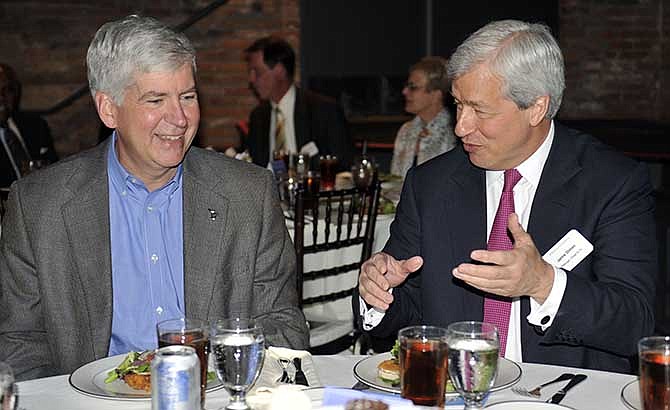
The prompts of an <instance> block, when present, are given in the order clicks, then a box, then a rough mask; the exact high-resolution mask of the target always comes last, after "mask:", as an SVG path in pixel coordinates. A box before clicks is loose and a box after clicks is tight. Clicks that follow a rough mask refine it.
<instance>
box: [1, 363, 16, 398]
mask: <svg viewBox="0 0 670 410" xmlns="http://www.w3.org/2000/svg"><path fill="white" fill-rule="evenodd" d="M15 407H16V385H15V384H14V372H12V368H11V367H9V365H8V364H7V363H4V362H0V409H1V410H13V409H14V408H15Z"/></svg>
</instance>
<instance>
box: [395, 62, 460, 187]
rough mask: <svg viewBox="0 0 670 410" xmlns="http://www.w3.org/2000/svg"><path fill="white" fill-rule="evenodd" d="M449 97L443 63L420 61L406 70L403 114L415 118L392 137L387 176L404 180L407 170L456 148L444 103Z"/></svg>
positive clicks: (450, 122) (445, 67) (452, 128)
mask: <svg viewBox="0 0 670 410" xmlns="http://www.w3.org/2000/svg"><path fill="white" fill-rule="evenodd" d="M448 93H449V81H448V80H447V60H446V59H444V58H441V57H424V58H423V59H421V60H420V61H419V62H418V63H416V64H414V65H413V66H412V67H410V69H409V78H408V79H407V83H406V84H405V87H404V88H403V90H402V94H403V95H404V96H405V111H407V112H409V113H412V114H416V117H414V119H412V120H411V121H408V122H406V123H404V124H403V125H402V127H401V128H400V130H399V131H398V135H397V136H396V140H395V144H394V148H393V159H392V160H391V174H393V175H399V176H401V177H403V178H404V177H405V174H406V173H407V170H408V169H410V168H411V167H412V166H415V165H418V164H421V163H423V162H426V161H428V160H429V159H431V158H433V157H436V156H438V155H440V154H442V153H444V152H447V151H449V150H450V149H452V148H454V147H455V146H456V136H455V135H454V126H453V122H452V119H451V115H450V114H449V112H448V111H447V110H446V109H445V106H444V100H445V97H446V96H447V95H448Z"/></svg>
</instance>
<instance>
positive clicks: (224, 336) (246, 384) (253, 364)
mask: <svg viewBox="0 0 670 410" xmlns="http://www.w3.org/2000/svg"><path fill="white" fill-rule="evenodd" d="M210 343H211V348H212V357H213V358H214V370H215V371H216V375H217V377H218V378H219V380H221V383H222V384H223V387H225V388H226V390H228V393H229V394H230V400H229V402H228V405H227V406H226V407H225V409H227V410H246V409H249V405H248V404H247V402H246V394H247V391H248V390H249V389H250V388H251V386H252V385H253V384H254V383H255V382H256V379H257V378H258V375H259V374H260V371H261V368H262V367H263V358H264V357H265V337H264V336H263V330H262V329H261V327H260V326H258V325H257V324H256V322H255V321H254V320H253V319H241V318H234V319H221V320H217V321H216V322H215V323H214V324H213V325H212V329H211V338H210Z"/></svg>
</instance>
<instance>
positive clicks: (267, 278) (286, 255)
mask: <svg viewBox="0 0 670 410" xmlns="http://www.w3.org/2000/svg"><path fill="white" fill-rule="evenodd" d="M273 187H274V185H273V183H272V176H271V174H270V173H266V178H265V195H264V200H263V207H262V208H263V221H264V223H263V230H262V233H261V237H260V238H259V246H258V254H257V255H256V271H255V273H254V284H253V298H254V300H253V304H252V306H253V309H254V314H253V315H254V317H255V318H256V320H258V321H259V322H260V323H261V326H263V332H264V334H265V338H266V341H267V343H268V344H270V345H273V346H284V347H290V348H293V349H307V348H308V347H309V331H308V329H307V324H306V321H305V317H304V315H303V313H302V311H301V309H300V308H299V306H298V293H297V286H296V284H297V282H296V281H297V279H296V277H297V276H296V263H295V249H294V248H293V242H291V238H290V237H289V234H288V231H287V230H286V225H285V223H284V217H283V215H282V213H281V208H280V205H279V200H278V198H277V194H276V190H275V189H273Z"/></svg>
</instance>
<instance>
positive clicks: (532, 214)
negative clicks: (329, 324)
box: [353, 20, 658, 372]
mask: <svg viewBox="0 0 670 410" xmlns="http://www.w3.org/2000/svg"><path fill="white" fill-rule="evenodd" d="M449 76H450V78H451V80H452V94H453V96H454V98H455V100H456V105H457V124H456V128H455V131H456V135H458V137H460V138H461V139H462V142H463V147H462V149H456V150H453V151H451V152H449V153H446V154H444V155H442V156H439V157H437V158H436V159H434V160H432V161H428V162H427V163H425V164H422V165H421V166H419V167H416V168H414V169H412V170H410V172H409V173H408V175H407V179H406V180H405V185H404V187H403V193H402V196H401V200H400V203H399V206H398V210H397V214H396V219H395V221H394V222H393V224H392V226H391V236H390V239H389V241H388V242H387V244H386V246H385V248H384V250H383V252H381V253H379V254H376V255H374V256H373V257H372V258H371V259H370V260H368V261H367V262H366V263H365V264H364V265H363V267H362V269H361V274H360V278H359V279H360V281H359V288H358V291H359V295H360V298H359V296H358V295H355V298H354V300H353V306H354V309H355V310H356V311H357V312H360V313H361V314H362V320H363V327H364V329H366V330H369V332H370V334H371V335H373V336H378V337H388V336H391V335H393V334H395V332H397V330H398V329H399V328H401V327H403V326H407V325H410V324H417V323H425V324H434V325H439V326H447V325H448V324H449V323H452V322H455V321H462V320H475V321H483V320H486V321H488V322H492V323H496V324H497V323H499V322H498V321H499V320H503V322H500V324H499V325H498V326H499V329H500V340H501V346H500V349H501V352H503V351H504V356H505V357H506V358H509V359H511V360H515V361H524V362H537V363H549V364H556V365H564V366H574V367H585V368H592V369H603V370H609V371H618V372H630V371H631V365H630V361H629V358H630V357H631V356H633V355H635V354H636V342H637V341H638V339H639V338H641V337H643V336H647V335H650V334H651V333H652V332H653V329H654V318H653V298H654V293H655V290H654V283H655V276H656V273H657V270H658V266H657V263H656V253H657V249H656V240H655V228H654V222H653V211H654V202H653V199H652V197H651V184H650V181H649V176H648V171H647V169H646V167H645V166H644V165H643V164H641V163H638V162H636V161H634V160H631V159H628V158H626V157H624V156H622V155H621V154H619V153H617V152H614V151H613V150H612V149H610V148H609V147H607V146H605V145H603V144H601V143H600V142H598V141H597V140H595V139H594V138H592V137H591V136H588V135H585V134H581V133H578V132H576V131H574V130H570V129H567V128H565V127H563V126H561V125H560V124H558V123H555V122H554V121H553V117H554V115H555V114H556V112H557V111H558V108H559V106H560V102H561V97H562V93H563V90H564V73H563V57H562V55H561V52H560V49H559V48H558V45H557V44H556V41H555V40H554V38H553V37H552V36H551V34H550V33H549V30H548V28H546V27H545V26H543V25H538V24H527V23H523V22H519V21H513V20H506V21H499V22H493V23H491V24H488V25H486V26H485V27H483V28H482V29H480V30H479V31H477V32H476V33H474V34H473V35H471V36H470V37H469V38H468V39H467V40H466V41H465V42H464V43H463V44H462V45H460V46H459V47H458V49H457V50H456V52H455V53H454V54H453V55H452V56H451V58H450V61H449ZM516 174H518V175H516ZM508 175H509V178H508ZM515 176H516V178H514V177H515ZM519 178H520V179H519ZM508 179H509V181H508ZM516 180H518V182H516ZM515 182H516V184H515ZM499 203H500V205H498V204H499ZM505 212H507V214H508V215H506V216H504V218H500V219H503V221H502V224H500V225H502V229H501V230H496V226H500V225H498V224H496V220H497V219H498V217H497V214H499V213H500V214H504V213H505ZM510 212H511V213H510ZM505 228H507V229H505ZM571 230H576V231H577V232H578V233H575V232H573V233H570V234H568V232H570V231H571ZM487 236H488V240H487ZM582 236H583V238H579V237H582ZM562 240H563V241H562ZM487 241H488V245H487ZM499 241H507V242H508V244H509V246H508V247H506V248H504V247H498V243H499ZM561 241H562V243H561V244H558V245H557V246H558V248H559V249H560V251H559V252H556V251H555V250H554V251H550V250H551V249H552V247H554V245H555V244H557V243H559V242H561ZM589 244H591V245H592V246H593V250H592V252H590V253H589ZM501 249H502V250H501ZM391 290H392V291H391ZM490 306H507V308H506V309H507V310H503V311H502V312H503V313H504V314H497V315H493V316H491V309H490V308H489V307H490ZM505 327H507V330H506V331H505V330H504V328H505Z"/></svg>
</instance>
